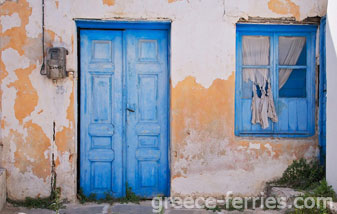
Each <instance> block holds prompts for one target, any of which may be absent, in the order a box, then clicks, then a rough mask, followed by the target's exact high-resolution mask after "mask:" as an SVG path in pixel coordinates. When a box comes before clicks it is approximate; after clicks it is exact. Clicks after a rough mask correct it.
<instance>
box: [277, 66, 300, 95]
mask: <svg viewBox="0 0 337 214" xmlns="http://www.w3.org/2000/svg"><path fill="white" fill-rule="evenodd" d="M279 96H280V97H306V69H280V70H279Z"/></svg>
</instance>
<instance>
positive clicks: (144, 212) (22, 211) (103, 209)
mask: <svg viewBox="0 0 337 214" xmlns="http://www.w3.org/2000/svg"><path fill="white" fill-rule="evenodd" d="M117 213H118V214H152V213H153V212H152V206H151V202H150V201H143V202H141V203H140V204H139V205H138V204H131V203H129V204H117V203H116V204H114V205H109V204H85V205H81V204H68V205H67V208H66V209H63V210H61V211H60V214H117ZM212 213H213V214H215V213H216V212H212V211H207V210H203V209H194V210H185V209H179V210H178V209H168V210H165V212H163V213H160V214H212ZM219 213H222V214H242V213H247V214H277V213H284V212H281V211H263V210H255V211H252V210H248V211H245V212H240V211H232V212H228V211H226V212H219ZM1 214H55V212H54V211H51V210H44V209H27V208H23V207H13V206H12V205H10V204H7V206H6V207H5V209H4V210H3V211H2V212H1Z"/></svg>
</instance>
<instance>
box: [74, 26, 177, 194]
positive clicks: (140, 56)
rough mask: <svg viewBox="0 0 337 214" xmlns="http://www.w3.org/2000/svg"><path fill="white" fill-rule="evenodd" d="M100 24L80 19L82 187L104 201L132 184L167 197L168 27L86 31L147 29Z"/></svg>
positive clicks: (138, 191) (137, 189)
mask: <svg viewBox="0 0 337 214" xmlns="http://www.w3.org/2000/svg"><path fill="white" fill-rule="evenodd" d="M95 23H96V22H94V23H92V22H82V21H80V22H77V24H78V27H80V88H81V93H80V103H81V105H80V115H81V116H80V130H81V131H80V134H81V136H80V187H81V188H82V189H83V191H84V194H85V195H87V196H89V195H90V194H92V193H94V194H96V195H97V198H102V197H105V194H106V193H111V194H112V195H113V196H114V197H122V196H124V195H125V190H126V186H127V185H128V186H130V187H131V188H132V191H133V192H135V193H136V194H137V195H139V196H142V197H153V196H156V195H159V194H161V195H166V196H168V195H169V177H170V173H169V166H168V164H169V163H168V146H169V119H168V118H169V85H168V83H169V81H168V78H169V68H168V45H169V40H168V32H169V31H168V30H167V29H166V28H167V24H165V23H164V24H163V23H160V24H157V23H155V24H153V23H146V24H144V26H143V28H145V29H148V28H150V29H151V30H129V29H125V30H118V29H117V30H87V29H83V28H84V27H85V28H100V27H101V28H103V27H104V28H105V27H117V26H118V27H126V28H135V29H139V28H140V25H139V24H138V25H137V24H135V23H120V22H118V23H110V22H99V23H96V24H97V25H98V27H97V25H95ZM122 24H125V25H122ZM161 24H163V25H161ZM159 26H160V27H159ZM81 28H82V29H81ZM156 28H158V29H160V30H153V29H156ZM162 29H164V30H162ZM123 142H124V143H123Z"/></svg>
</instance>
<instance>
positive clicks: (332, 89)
mask: <svg viewBox="0 0 337 214" xmlns="http://www.w3.org/2000/svg"><path fill="white" fill-rule="evenodd" d="M336 11H337V1H335V0H329V3H328V13H327V14H328V15H327V24H326V27H327V29H326V72H327V121H326V122H327V124H326V125H327V126H326V127H327V130H326V151H327V154H326V158H327V160H326V161H327V173H326V174H327V180H328V183H329V184H330V185H332V186H333V187H334V189H335V191H337V155H336V153H337V84H336V81H337V13H336Z"/></svg>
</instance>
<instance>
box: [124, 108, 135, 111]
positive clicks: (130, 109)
mask: <svg viewBox="0 0 337 214" xmlns="http://www.w3.org/2000/svg"><path fill="white" fill-rule="evenodd" d="M126 110H128V111H130V112H135V110H133V109H132V108H126Z"/></svg>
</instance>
